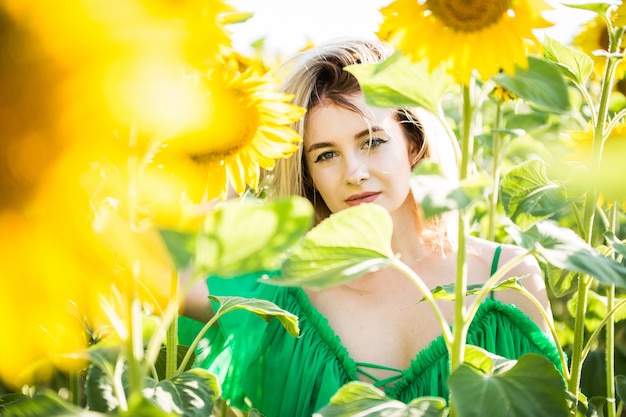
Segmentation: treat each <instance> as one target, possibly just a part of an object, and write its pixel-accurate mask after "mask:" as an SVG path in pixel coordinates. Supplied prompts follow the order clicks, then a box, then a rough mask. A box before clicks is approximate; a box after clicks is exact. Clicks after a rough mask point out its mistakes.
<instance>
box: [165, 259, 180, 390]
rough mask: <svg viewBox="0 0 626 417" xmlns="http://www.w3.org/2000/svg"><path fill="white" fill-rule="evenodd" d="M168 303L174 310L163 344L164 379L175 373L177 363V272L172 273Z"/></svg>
mask: <svg viewBox="0 0 626 417" xmlns="http://www.w3.org/2000/svg"><path fill="white" fill-rule="evenodd" d="M170 294H171V296H170V300H171V301H170V303H171V304H172V305H173V307H172V308H173V310H174V311H175V313H176V314H175V316H174V319H173V320H172V321H171V322H170V324H169V326H168V327H167V338H166V344H165V358H166V359H165V379H170V378H172V377H173V376H174V375H176V367H177V365H178V363H177V360H178V308H179V307H178V274H177V273H176V272H174V273H172V282H171V287H170Z"/></svg>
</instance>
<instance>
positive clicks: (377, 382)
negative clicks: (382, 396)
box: [356, 362, 402, 387]
mask: <svg viewBox="0 0 626 417" xmlns="http://www.w3.org/2000/svg"><path fill="white" fill-rule="evenodd" d="M356 365H357V372H358V373H360V374H362V375H365V376H366V377H368V378H369V379H371V380H372V381H373V382H374V386H375V387H384V386H386V385H388V384H390V383H392V382H394V381H396V380H398V379H400V378H402V370H401V369H396V368H392V367H389V366H384V365H377V364H374V363H366V362H357V363H356ZM363 368H370V369H382V370H385V371H392V372H396V373H397V374H396V375H392V376H390V377H387V378H383V379H378V378H376V377H375V376H373V375H372V374H370V373H369V372H367V371H365V370H364V369H363Z"/></svg>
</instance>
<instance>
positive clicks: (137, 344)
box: [126, 125, 143, 396]
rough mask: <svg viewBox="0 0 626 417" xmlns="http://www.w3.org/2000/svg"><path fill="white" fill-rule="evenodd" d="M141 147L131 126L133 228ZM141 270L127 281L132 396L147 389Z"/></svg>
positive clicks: (130, 154) (131, 219) (130, 196)
mask: <svg viewBox="0 0 626 417" xmlns="http://www.w3.org/2000/svg"><path fill="white" fill-rule="evenodd" d="M138 154H139V151H138V146H137V132H136V129H135V126H134V125H133V126H131V131H130V134H129V157H128V172H129V178H130V180H129V184H128V201H129V207H130V213H129V225H130V228H131V230H136V226H137V173H138V171H137V168H138V166H139V158H138ZM136 274H137V271H136V269H135V268H133V270H132V275H133V276H132V277H131V278H130V279H129V282H127V291H126V312H127V320H126V325H127V328H128V334H127V338H126V351H127V360H128V382H129V390H130V395H131V396H132V395H141V391H142V390H143V378H142V375H143V372H142V370H143V369H142V364H141V359H142V357H143V341H142V332H141V306H140V304H139V301H138V296H137V294H138V291H137V276H136Z"/></svg>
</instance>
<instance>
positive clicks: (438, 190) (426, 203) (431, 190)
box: [411, 161, 491, 219]
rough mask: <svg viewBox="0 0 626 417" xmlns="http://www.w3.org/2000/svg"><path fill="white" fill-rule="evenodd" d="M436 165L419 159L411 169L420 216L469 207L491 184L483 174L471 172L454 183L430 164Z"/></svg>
mask: <svg viewBox="0 0 626 417" xmlns="http://www.w3.org/2000/svg"><path fill="white" fill-rule="evenodd" d="M436 165H437V164H435V163H432V162H428V161H423V162H420V163H419V164H418V165H417V166H416V167H415V169H414V171H413V174H414V176H413V178H412V180H411V181H412V184H413V187H412V191H413V195H414V197H415V199H416V200H417V201H418V202H419V203H420V207H421V208H422V211H423V213H424V218H426V219H428V218H431V217H433V216H437V215H439V214H442V213H445V212H447V211H451V210H460V209H465V208H468V207H470V206H471V205H472V204H474V203H475V202H477V201H480V200H481V197H482V196H483V195H484V193H485V192H486V191H487V190H488V189H489V187H490V186H491V179H490V178H489V177H487V176H485V175H480V174H477V175H473V176H472V177H471V178H469V179H467V180H465V181H462V182H461V183H460V184H458V183H455V182H453V181H451V180H449V179H447V178H445V177H444V176H443V175H441V174H440V173H439V171H438V170H436V169H434V168H433V166H436Z"/></svg>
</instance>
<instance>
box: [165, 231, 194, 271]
mask: <svg viewBox="0 0 626 417" xmlns="http://www.w3.org/2000/svg"><path fill="white" fill-rule="evenodd" d="M159 233H160V234H161V237H162V238H163V242H165V246H166V247H167V250H168V252H169V254H170V256H171V257H172V261H174V265H175V266H176V268H177V269H179V270H180V269H185V268H187V267H188V266H189V265H191V263H192V261H193V258H194V254H195V248H196V234H195V233H189V232H182V231H179V230H168V229H160V230H159Z"/></svg>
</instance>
